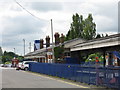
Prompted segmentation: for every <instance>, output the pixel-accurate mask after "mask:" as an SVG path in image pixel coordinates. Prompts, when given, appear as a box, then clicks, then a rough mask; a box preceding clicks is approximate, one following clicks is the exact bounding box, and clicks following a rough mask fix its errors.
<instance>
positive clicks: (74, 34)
mask: <svg viewBox="0 0 120 90" xmlns="http://www.w3.org/2000/svg"><path fill="white" fill-rule="evenodd" d="M95 35H96V24H95V23H93V18H92V14H89V15H88V17H87V18H86V19H85V20H83V16H82V15H78V14H77V13H76V14H75V15H73V17H72V23H71V26H70V30H69V31H68V33H67V34H66V38H65V40H66V41H67V40H71V39H75V38H83V39H87V40H89V39H93V38H95Z"/></svg>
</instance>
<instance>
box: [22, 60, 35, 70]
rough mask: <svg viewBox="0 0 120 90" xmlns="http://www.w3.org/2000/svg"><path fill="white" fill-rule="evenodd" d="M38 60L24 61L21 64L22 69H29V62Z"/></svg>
mask: <svg viewBox="0 0 120 90" xmlns="http://www.w3.org/2000/svg"><path fill="white" fill-rule="evenodd" d="M31 62H37V61H23V62H22V65H21V69H22V70H25V71H27V70H28V68H29V63H31Z"/></svg>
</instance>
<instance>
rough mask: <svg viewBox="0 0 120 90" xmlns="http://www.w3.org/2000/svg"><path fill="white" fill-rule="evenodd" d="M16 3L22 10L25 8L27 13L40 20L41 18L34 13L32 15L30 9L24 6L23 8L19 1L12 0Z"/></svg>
mask: <svg viewBox="0 0 120 90" xmlns="http://www.w3.org/2000/svg"><path fill="white" fill-rule="evenodd" d="M14 1H15V3H16V4H18V5H19V6H20V7H21V8H22V9H23V10H25V11H26V12H27V13H29V14H30V15H31V16H33V17H35V18H37V19H39V20H41V18H39V17H37V16H36V15H34V14H33V13H31V12H30V11H28V10H27V9H26V8H24V7H23V6H22V5H21V4H20V3H19V2H17V1H16V0H14Z"/></svg>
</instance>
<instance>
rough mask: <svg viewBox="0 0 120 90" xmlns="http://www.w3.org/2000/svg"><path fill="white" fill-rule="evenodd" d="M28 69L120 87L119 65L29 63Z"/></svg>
mask: <svg viewBox="0 0 120 90" xmlns="http://www.w3.org/2000/svg"><path fill="white" fill-rule="evenodd" d="M29 70H30V71H32V72H37V73H42V74H47V75H52V76H57V77H61V78H66V79H70V80H74V81H77V82H82V83H87V84H93V85H98V86H99V85H100V86H106V87H109V88H120V68H119V67H116V68H115V67H111V68H110V67H109V68H108V67H105V68H103V67H97V66H96V67H83V66H81V65H77V64H76V65H75V64H74V65H72V64H48V63H30V68H29Z"/></svg>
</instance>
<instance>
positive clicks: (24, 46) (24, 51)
mask: <svg viewBox="0 0 120 90" xmlns="http://www.w3.org/2000/svg"><path fill="white" fill-rule="evenodd" d="M23 44H24V45H23V47H24V56H25V39H23Z"/></svg>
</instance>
